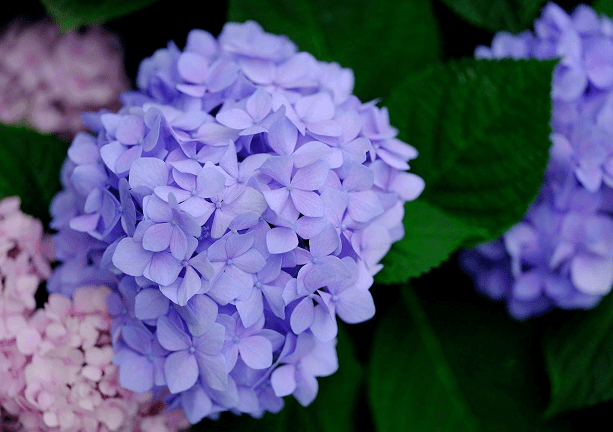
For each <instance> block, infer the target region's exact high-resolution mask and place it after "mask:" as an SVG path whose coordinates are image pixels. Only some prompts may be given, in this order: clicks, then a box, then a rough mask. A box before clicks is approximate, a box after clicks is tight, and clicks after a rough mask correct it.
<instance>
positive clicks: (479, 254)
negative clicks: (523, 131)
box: [461, 3, 613, 319]
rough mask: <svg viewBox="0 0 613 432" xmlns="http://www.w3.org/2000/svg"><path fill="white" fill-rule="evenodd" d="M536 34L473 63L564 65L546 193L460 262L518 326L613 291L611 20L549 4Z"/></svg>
mask: <svg viewBox="0 0 613 432" xmlns="http://www.w3.org/2000/svg"><path fill="white" fill-rule="evenodd" d="M534 29H535V31H534V33H532V32H530V31H525V32H523V33H520V34H518V35H512V34H510V33H506V32H501V33H498V34H497V35H496V36H495V37H494V40H493V41H492V46H491V48H490V47H483V46H481V47H478V48H477V50H476V51H475V56H476V57H477V58H504V57H512V58H515V59H522V58H538V59H551V58H557V57H560V62H559V64H558V65H557V66H556V69H555V71H554V74H553V81H552V94H551V96H552V105H553V110H552V119H551V127H552V129H553V132H552V134H551V143H552V146H551V150H550V155H551V157H550V161H549V165H548V167H547V170H546V172H545V177H544V180H543V185H542V188H541V191H540V192H539V194H538V196H537V197H536V199H535V201H534V203H533V204H532V205H531V207H530V208H529V210H528V212H527V213H526V215H525V217H524V218H523V220H522V221H521V222H519V223H518V224H516V225H515V226H513V227H512V228H511V229H509V230H508V231H507V232H506V233H505V234H504V235H503V236H502V238H500V239H498V240H494V241H492V242H489V243H486V244H483V245H480V246H478V247H477V248H475V249H473V250H470V251H466V252H464V253H463V254H462V255H461V263H462V266H463V267H464V269H465V270H466V271H467V272H469V273H470V274H471V275H472V276H473V278H474V279H475V283H476V286H477V288H478V290H479V291H481V292H483V293H485V294H487V295H489V296H490V297H492V298H494V299H499V300H504V301H506V302H507V305H508V310H509V312H510V314H511V315H513V316H514V317H515V318H518V319H523V318H526V317H529V316H534V315H538V314H542V313H544V312H546V311H548V310H550V309H552V308H555V307H558V308H564V309H574V308H584V309H585V308H591V307H593V306H594V305H596V304H597V303H598V302H599V301H600V300H601V299H602V298H603V296H604V295H606V294H607V293H609V291H610V290H611V285H612V283H613V215H612V212H613V189H612V188H613V146H612V145H611V143H613V127H612V125H613V21H612V20H611V19H609V18H607V17H604V16H601V17H599V16H598V15H597V14H596V12H594V10H592V9H591V8H590V7H588V6H585V5H580V6H578V7H577V8H576V9H575V10H574V12H573V13H572V15H570V16H569V15H568V14H567V13H566V12H565V11H564V10H562V9H561V8H560V7H559V6H557V5H555V4H553V3H549V4H548V5H547V6H546V7H545V8H544V9H543V11H542V15H541V17H540V18H539V19H538V20H537V21H536V22H535V24H534Z"/></svg>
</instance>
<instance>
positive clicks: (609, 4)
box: [592, 0, 613, 18]
mask: <svg viewBox="0 0 613 432" xmlns="http://www.w3.org/2000/svg"><path fill="white" fill-rule="evenodd" d="M592 7H593V8H594V10H595V11H596V12H598V13H601V14H605V15H607V16H608V17H609V18H613V0H596V1H595V2H594V3H592Z"/></svg>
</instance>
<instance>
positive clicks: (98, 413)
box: [0, 286, 190, 432]
mask: <svg viewBox="0 0 613 432" xmlns="http://www.w3.org/2000/svg"><path fill="white" fill-rule="evenodd" d="M110 292H111V291H110V289H109V288H107V287H105V286H101V287H83V288H79V289H78V290H76V291H75V294H74V298H73V299H70V298H68V297H65V296H63V295H61V294H51V295H50V296H49V301H48V302H47V304H46V305H45V307H44V308H43V309H38V310H37V311H36V312H34V314H33V315H32V316H31V317H30V318H29V320H28V321H27V323H26V325H24V326H22V328H21V329H20V331H19V333H18V334H17V336H16V339H15V343H14V344H12V345H10V346H9V345H6V344H5V346H4V351H2V350H0V353H1V354H2V355H4V357H0V359H2V360H3V361H2V363H0V364H1V365H5V364H8V365H10V367H9V368H6V369H8V370H7V371H4V370H3V369H4V367H3V368H2V369H0V376H1V377H2V378H3V380H2V383H3V385H2V391H3V392H4V393H5V396H4V398H1V399H0V401H1V402H2V403H3V404H4V405H6V407H7V410H10V411H11V412H13V413H16V414H17V416H18V418H19V422H20V423H21V425H22V426H23V427H24V428H25V429H26V430H28V431H40V432H43V431H51V432H77V431H84V432H90V431H91V432H110V431H134V432H139V431H143V432H144V431H156V432H176V431H178V430H181V429H185V428H187V427H189V424H190V423H189V422H188V421H187V419H186V418H185V416H184V415H183V413H182V411H181V410H175V411H171V412H164V408H165V405H164V403H163V402H160V401H159V400H154V394H153V392H152V391H150V392H146V393H140V394H139V393H134V392H131V391H129V390H126V389H124V388H123V387H121V385H120V384H119V369H118V367H117V366H116V365H114V364H113V363H112V359H113V355H114V352H113V348H112V346H111V343H110V342H111V338H110V333H109V331H110V328H111V319H112V317H111V315H109V313H108V311H107V306H106V304H107V297H108V295H109V294H110ZM5 359H7V360H5ZM5 377H9V378H10V379H9V380H8V382H10V383H12V385H11V386H10V388H9V387H7V386H6V385H5V382H6V381H5ZM8 397H11V399H12V400H8Z"/></svg>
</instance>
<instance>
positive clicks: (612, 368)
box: [544, 295, 613, 416]
mask: <svg viewBox="0 0 613 432" xmlns="http://www.w3.org/2000/svg"><path fill="white" fill-rule="evenodd" d="M549 330H550V331H549V332H548V333H546V337H545V340H544V349H545V361H546V365H547V372H548V373H549V378H550V380H551V401H550V404H549V407H548V408H547V415H550V416H551V415H556V414H559V413H561V412H563V411H567V410H572V409H577V408H581V407H584V406H592V405H595V404H597V403H600V402H604V401H607V400H611V399H613V296H611V295H609V296H607V297H606V298H605V299H604V300H603V301H602V302H601V303H600V305H598V307H596V308H595V309H593V310H591V311H589V312H578V313H577V314H576V315H575V316H574V317H573V318H572V319H569V320H567V321H566V322H565V323H564V324H563V325H561V326H558V327H556V328H555V329H554V328H550V329H549Z"/></svg>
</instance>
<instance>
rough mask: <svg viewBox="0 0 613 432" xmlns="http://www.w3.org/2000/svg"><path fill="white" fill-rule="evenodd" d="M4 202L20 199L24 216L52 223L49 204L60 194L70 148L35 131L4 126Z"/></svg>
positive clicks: (0, 159) (0, 155) (0, 165)
mask: <svg viewBox="0 0 613 432" xmlns="http://www.w3.org/2000/svg"><path fill="white" fill-rule="evenodd" d="M0 143H1V144H0V198H5V197H8V196H14V195H17V196H19V197H20V198H21V209H22V211H23V212H24V213H27V214H30V215H32V216H35V217H37V218H39V219H41V220H42V221H43V222H47V221H49V204H50V203H51V199H52V198H53V195H55V193H56V192H57V191H59V190H60V168H61V166H62V163H63V161H64V159H66V153H67V151H68V144H66V143H65V142H63V141H60V140H59V139H57V138H55V137H53V136H50V135H41V134H39V133H38V132H35V131H33V130H29V129H25V128H19V127H13V126H5V125H0Z"/></svg>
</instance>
